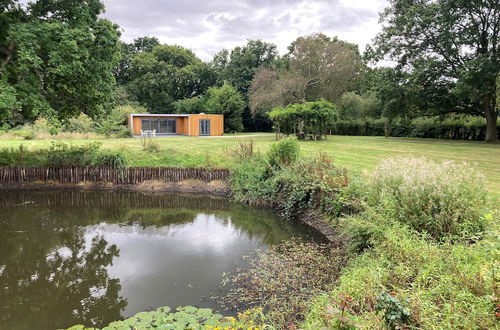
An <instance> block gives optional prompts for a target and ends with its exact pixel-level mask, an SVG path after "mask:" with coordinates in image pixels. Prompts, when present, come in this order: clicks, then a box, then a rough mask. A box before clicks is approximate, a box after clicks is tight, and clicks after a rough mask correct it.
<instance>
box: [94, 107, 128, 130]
mask: <svg viewBox="0 0 500 330" xmlns="http://www.w3.org/2000/svg"><path fill="white" fill-rule="evenodd" d="M126 119H127V113H125V112H124V108H123V107H118V108H114V109H112V110H111V111H110V112H108V113H106V114H104V115H103V116H101V118H99V120H97V121H96V132H97V133H99V134H102V135H104V136H112V135H119V136H122V137H126V136H127V135H128V136H130V135H131V133H130V132H129V131H130V130H129V129H128V128H127V127H126V125H125V121H126Z"/></svg>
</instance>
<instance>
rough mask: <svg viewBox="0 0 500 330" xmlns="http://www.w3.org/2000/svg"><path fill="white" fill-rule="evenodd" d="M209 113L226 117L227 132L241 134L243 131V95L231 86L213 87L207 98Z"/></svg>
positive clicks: (206, 106) (225, 126)
mask: <svg viewBox="0 0 500 330" xmlns="http://www.w3.org/2000/svg"><path fill="white" fill-rule="evenodd" d="M205 98H206V102H205V109H206V111H207V113H218V114H223V115H224V131H225V132H241V131H242V130H243V120H242V114H243V110H244V108H245V103H244V102H243V98H242V97H241V94H240V93H239V92H238V91H237V90H236V89H235V88H234V87H232V86H231V85H229V84H224V85H223V86H222V87H211V88H209V89H208V91H207V94H206V96H205Z"/></svg>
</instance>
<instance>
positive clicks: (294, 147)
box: [266, 138, 300, 167]
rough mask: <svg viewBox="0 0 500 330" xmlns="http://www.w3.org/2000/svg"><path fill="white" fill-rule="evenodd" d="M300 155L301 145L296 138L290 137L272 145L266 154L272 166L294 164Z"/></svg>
mask: <svg viewBox="0 0 500 330" xmlns="http://www.w3.org/2000/svg"><path fill="white" fill-rule="evenodd" d="M299 155H300V146H299V143H298V142H297V140H296V139H293V138H288V139H283V140H280V141H278V142H275V143H273V144H272V145H271V148H270V149H269V150H268V152H267V154H266V156H267V161H268V162H269V164H270V165H271V166H272V167H282V166H290V165H292V164H293V163H294V162H295V161H296V160H297V159H298V158H299Z"/></svg>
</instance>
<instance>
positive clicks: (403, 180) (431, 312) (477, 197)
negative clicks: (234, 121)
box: [231, 146, 500, 329]
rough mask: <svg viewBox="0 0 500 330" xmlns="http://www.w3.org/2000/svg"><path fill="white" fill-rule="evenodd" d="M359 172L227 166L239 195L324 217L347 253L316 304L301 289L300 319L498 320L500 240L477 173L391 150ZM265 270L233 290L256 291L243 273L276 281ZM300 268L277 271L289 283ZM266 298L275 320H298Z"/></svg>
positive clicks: (318, 165)
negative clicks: (305, 309)
mask: <svg viewBox="0 0 500 330" xmlns="http://www.w3.org/2000/svg"><path fill="white" fill-rule="evenodd" d="M274 148H279V147H278V146H275V147H274ZM360 179H361V180H359V179H356V180H352V182H351V184H349V185H348V182H349V180H348V178H347V175H346V174H345V172H343V171H342V170H341V169H338V168H336V167H334V166H333V165H332V164H331V162H330V161H329V160H326V159H322V158H321V157H320V158H319V159H315V160H314V159H313V160H311V159H309V160H308V161H307V162H306V161H303V159H298V160H296V161H295V162H292V163H282V164H281V166H278V167H276V166H270V164H269V162H268V161H267V159H266V157H262V156H256V157H253V158H252V159H250V160H249V161H247V162H245V163H243V164H241V165H240V166H239V167H238V168H237V169H236V170H235V173H234V174H233V179H232V180H233V182H232V183H233V188H234V192H235V198H236V199H237V200H240V201H244V202H247V203H253V204H259V203H263V204H266V205H271V206H273V207H275V208H277V209H279V210H281V211H282V213H283V214H284V215H285V216H287V217H289V218H290V217H298V218H300V219H302V220H304V219H305V218H307V215H310V214H314V216H315V217H316V218H320V219H323V220H324V221H330V225H331V226H332V227H333V228H335V230H336V231H337V232H338V233H339V235H340V237H341V238H340V239H339V242H337V243H338V244H340V246H341V247H342V251H343V253H345V255H346V256H348V257H349V261H348V263H347V266H346V267H345V268H343V269H342V270H341V274H340V277H339V278H338V281H337V282H335V277H332V278H331V279H330V281H331V282H330V283H329V284H328V285H330V286H331V287H333V289H331V290H330V291H329V292H324V291H323V292H322V293H320V294H319V295H318V296H317V297H316V298H315V299H313V303H311V302H309V301H308V300H307V298H304V297H302V298H304V299H306V301H307V302H305V303H304V302H303V301H302V302H300V303H299V302H298V301H296V302H295V304H293V306H312V308H311V309H310V312H309V314H308V315H307V317H306V318H305V321H304V323H303V324H302V325H301V327H304V328H309V329H318V328H322V327H325V326H327V327H328V326H330V327H334V328H340V329H343V328H345V329H348V328H356V327H358V326H362V327H366V328H384V327H388V328H393V329H401V328H411V327H415V328H456V327H463V328H477V327H479V328H492V327H494V325H495V324H496V322H497V316H495V313H496V305H495V304H496V303H495V302H497V301H498V299H499V297H498V284H499V281H500V278H499V269H498V267H499V264H498V261H497V259H498V253H499V252H498V251H499V246H500V245H499V244H500V240H499V235H498V230H499V228H498V221H497V220H496V219H497V218H496V217H497V215H496V214H495V213H494V212H493V213H492V211H491V210H489V205H488V204H487V201H486V198H485V189H484V178H483V177H482V175H481V174H479V173H478V172H477V170H476V169H475V168H474V167H472V166H470V165H467V164H462V163H454V162H450V161H445V162H441V163H437V162H433V161H429V160H426V159H422V158H419V159H404V158H396V159H388V160H385V161H383V162H381V164H380V165H379V166H378V167H377V168H376V169H375V170H374V171H373V172H372V173H371V174H370V175H368V176H363V177H361V178H360ZM328 219H329V220H328ZM261 259H262V258H261ZM258 260H260V259H258ZM266 260H267V259H266ZM333 260H335V259H333ZM264 261H265V260H264ZM261 262H262V260H261ZM273 263H274V264H275V265H280V263H279V262H278V261H277V260H274V261H273ZM276 267H278V266H276ZM267 268H268V266H267V264H266V263H265V262H262V268H256V270H250V271H249V272H243V273H242V274H241V275H240V276H241V278H240V279H241V280H242V283H244V285H243V286H240V287H239V290H240V291H239V293H240V294H239V295H237V294H233V295H232V296H231V298H232V299H235V300H238V299H239V300H240V301H242V302H243V301H245V300H246V299H249V300H248V301H247V302H249V301H251V299H252V297H257V295H252V293H253V294H255V292H258V290H257V289H256V287H257V286H256V285H255V286H252V285H251V283H253V282H252V281H250V280H243V279H245V278H248V276H250V275H249V274H252V275H251V276H252V277H253V278H256V279H257V280H256V281H258V282H259V286H258V287H260V288H266V289H268V288H271V287H273V283H274V284H276V283H275V282H274V280H275V278H272V277H271V278H267V277H266V276H265V274H267V273H268V272H266V271H262V272H259V271H258V269H261V270H262V269H267ZM296 268H297V267H288V268H283V269H280V270H279V271H276V272H275V276H278V275H276V274H279V276H278V277H281V276H283V277H284V278H285V279H286V280H285V279H283V280H281V282H282V283H287V282H286V281H288V280H290V283H293V279H294V278H295V277H294V276H295V275H296V274H297V273H296V271H295V269H296ZM309 271H310V273H309V275H310V276H313V275H312V274H315V272H314V271H311V270H309ZM252 272H255V274H253V273H252ZM269 273H271V272H269ZM301 277H302V278H306V279H308V275H305V274H302V275H301ZM234 278H235V279H238V276H236V277H234ZM237 282H238V281H237V280H236V283H237ZM306 282H307V280H304V283H306ZM334 282H335V283H334ZM252 287H253V288H254V291H250V288H252ZM247 290H249V291H247ZM263 290H264V289H263ZM235 292H236V291H235ZM269 296H270V295H269V294H263V295H262V296H261V297H266V298H269ZM248 297H250V298H248ZM262 300H265V298H263V299H262ZM299 300H300V299H299ZM262 305H263V306H265V307H266V308H265V309H264V311H270V313H269V314H268V315H269V317H270V320H272V321H273V322H278V323H279V324H287V321H289V322H293V321H296V319H294V318H292V317H290V316H288V317H283V314H282V313H278V314H275V312H274V310H275V309H277V308H278V307H275V306H274V305H273V306H267V304H266V303H265V302H264V303H262ZM290 306H291V305H290V304H289V305H288V308H289V309H292V307H290ZM280 322H281V323H280Z"/></svg>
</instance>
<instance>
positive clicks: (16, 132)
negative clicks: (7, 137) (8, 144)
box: [11, 129, 35, 140]
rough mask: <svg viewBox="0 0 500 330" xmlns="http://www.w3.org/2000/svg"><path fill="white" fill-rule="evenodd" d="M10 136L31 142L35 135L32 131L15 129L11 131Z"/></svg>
mask: <svg viewBox="0 0 500 330" xmlns="http://www.w3.org/2000/svg"><path fill="white" fill-rule="evenodd" d="M11 133H12V135H14V136H19V137H22V138H23V139H25V140H33V138H34V137H35V133H33V131H32V130H26V129H17V130H13V131H11Z"/></svg>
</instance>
